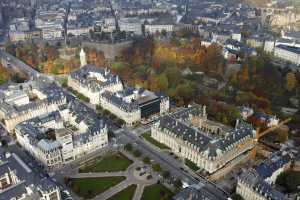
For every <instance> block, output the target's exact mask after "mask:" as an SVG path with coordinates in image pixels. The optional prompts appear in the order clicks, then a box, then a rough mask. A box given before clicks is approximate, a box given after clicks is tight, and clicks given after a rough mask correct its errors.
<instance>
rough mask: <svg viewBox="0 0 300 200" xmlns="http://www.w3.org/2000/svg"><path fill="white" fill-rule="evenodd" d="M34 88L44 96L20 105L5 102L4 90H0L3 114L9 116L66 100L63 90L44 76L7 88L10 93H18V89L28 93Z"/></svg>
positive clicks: (0, 106)
mask: <svg viewBox="0 0 300 200" xmlns="http://www.w3.org/2000/svg"><path fill="white" fill-rule="evenodd" d="M34 89H36V90H38V91H40V92H41V93H43V94H44V95H45V96H46V98H45V99H39V100H37V101H31V102H29V103H28V104H25V105H20V106H16V105H12V104H10V103H7V102H6V101H5V98H6V95H5V93H6V91H0V94H1V95H0V96H2V98H0V109H1V110H2V111H3V112H5V116H6V117H7V118H11V117H14V116H16V115H19V114H21V113H23V112H27V111H28V110H31V109H35V108H37V107H39V106H43V105H49V104H52V103H55V102H60V101H65V100H66V94H65V93H64V92H63V90H62V89H61V88H60V87H58V86H57V85H56V84H55V83H53V82H50V81H49V80H48V79H44V78H38V79H36V80H33V81H28V82H25V83H22V84H17V85H15V86H11V87H9V88H8V90H9V91H11V93H15V92H16V93H18V92H19V91H24V92H25V93H30V92H31V91H32V90H34Z"/></svg>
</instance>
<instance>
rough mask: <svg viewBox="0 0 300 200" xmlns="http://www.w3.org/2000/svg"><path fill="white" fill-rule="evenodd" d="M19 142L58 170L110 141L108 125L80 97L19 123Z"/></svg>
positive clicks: (44, 163) (47, 164) (32, 153)
mask: <svg viewBox="0 0 300 200" xmlns="http://www.w3.org/2000/svg"><path fill="white" fill-rule="evenodd" d="M15 133H16V138H17V141H18V143H19V144H20V145H21V146H22V147H23V148H24V149H26V150H27V151H28V152H29V153H30V154H31V155H32V156H34V157H35V158H36V159H37V160H39V161H40V162H41V163H42V164H43V165H44V166H45V167H46V168H47V169H49V170H51V169H56V168H59V167H61V166H62V165H63V164H65V163H68V162H71V161H73V160H75V159H77V158H79V157H81V156H83V155H85V154H88V153H91V152H93V151H96V150H99V149H101V148H103V147H105V146H107V144H108V136H107V127H106V125H105V123H104V122H103V121H102V120H98V118H97V115H96V113H95V112H94V111H93V110H92V109H90V108H88V107H87V106H85V105H83V104H82V103H80V102H79V101H77V100H72V101H70V102H69V103H68V104H67V105H63V106H60V109H59V111H55V112H52V113H49V114H45V115H41V116H38V117H36V118H33V119H30V120H28V121H25V122H22V123H20V124H18V125H17V126H16V128H15Z"/></svg>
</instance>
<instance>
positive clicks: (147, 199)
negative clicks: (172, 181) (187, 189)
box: [141, 184, 173, 200]
mask: <svg viewBox="0 0 300 200" xmlns="http://www.w3.org/2000/svg"><path fill="white" fill-rule="evenodd" d="M172 196H173V194H172V192H171V191H170V190H169V189H168V188H166V187H165V186H163V185H162V184H154V185H150V186H148V187H145V189H144V193H143V195H142V198H141V200H169V199H171V197H172Z"/></svg>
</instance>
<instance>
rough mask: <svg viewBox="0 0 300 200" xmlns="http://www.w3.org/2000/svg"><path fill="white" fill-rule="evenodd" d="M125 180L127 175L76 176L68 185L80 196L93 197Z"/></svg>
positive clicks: (67, 182)
mask: <svg viewBox="0 0 300 200" xmlns="http://www.w3.org/2000/svg"><path fill="white" fill-rule="evenodd" d="M124 180H125V177H102V178H74V179H69V180H68V181H66V185H67V186H68V187H69V188H70V189H71V190H72V191H73V192H74V193H76V194H77V195H78V196H80V197H83V198H85V199H91V198H94V197H95V196H97V195H98V194H101V193H102V192H104V191H105V190H107V189H109V188H110V187H112V186H115V185H117V184H118V183H120V182H122V181H124Z"/></svg>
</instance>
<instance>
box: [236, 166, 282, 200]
mask: <svg viewBox="0 0 300 200" xmlns="http://www.w3.org/2000/svg"><path fill="white" fill-rule="evenodd" d="M236 193H237V194H239V195H241V196H242V197H243V198H244V199H247V200H284V199H286V198H285V197H284V195H283V194H282V193H281V192H279V191H277V190H275V189H274V188H272V187H271V186H270V185H269V184H268V183H267V182H265V181H264V179H263V178H261V177H260V176H259V175H258V174H257V172H256V171H255V170H253V169H250V170H248V171H246V172H244V173H243V174H242V175H241V176H240V177H239V178H238V183H237V188H236Z"/></svg>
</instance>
